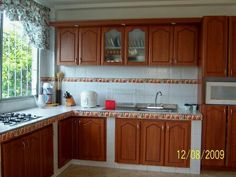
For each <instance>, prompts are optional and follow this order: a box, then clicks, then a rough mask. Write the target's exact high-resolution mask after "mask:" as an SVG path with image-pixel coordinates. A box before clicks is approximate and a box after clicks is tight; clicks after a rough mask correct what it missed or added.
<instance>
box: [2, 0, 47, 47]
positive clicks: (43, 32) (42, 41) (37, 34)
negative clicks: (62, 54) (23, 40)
mask: <svg viewBox="0 0 236 177" xmlns="http://www.w3.org/2000/svg"><path fill="white" fill-rule="evenodd" d="M3 10H4V11H5V12H6V15H7V16H8V17H9V19H10V20H17V21H21V22H22V24H23V27H24V30H25V32H26V34H27V35H28V37H29V39H30V42H31V43H32V44H33V45H34V46H35V47H37V48H40V49H49V26H48V24H49V13H50V9H49V8H47V7H44V6H42V5H41V4H39V3H37V2H35V1H33V0H3Z"/></svg>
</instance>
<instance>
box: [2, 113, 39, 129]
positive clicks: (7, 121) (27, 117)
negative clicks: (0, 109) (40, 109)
mask: <svg viewBox="0 0 236 177" xmlns="http://www.w3.org/2000/svg"><path fill="white" fill-rule="evenodd" d="M40 117H41V116H36V115H32V114H25V113H14V112H12V113H2V114H0V122H2V123H3V124H4V125H11V126H12V125H18V124H20V123H24V122H28V121H31V120H35V119H38V118H40Z"/></svg>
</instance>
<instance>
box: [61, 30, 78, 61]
mask: <svg viewBox="0 0 236 177" xmlns="http://www.w3.org/2000/svg"><path fill="white" fill-rule="evenodd" d="M56 43H57V64H58V65H76V64H77V60H78V28H76V27H68V28H57V42H56Z"/></svg>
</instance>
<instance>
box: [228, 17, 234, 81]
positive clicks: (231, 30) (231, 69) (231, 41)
mask: <svg viewBox="0 0 236 177" xmlns="http://www.w3.org/2000/svg"><path fill="white" fill-rule="evenodd" d="M235 49H236V17H230V20H229V64H228V75H229V76H231V77H235V76H236V50H235Z"/></svg>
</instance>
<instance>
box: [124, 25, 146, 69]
mask: <svg viewBox="0 0 236 177" xmlns="http://www.w3.org/2000/svg"><path fill="white" fill-rule="evenodd" d="M147 61H148V27H146V26H128V27H126V28H125V64H126V65H139V66H144V65H147Z"/></svg>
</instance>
